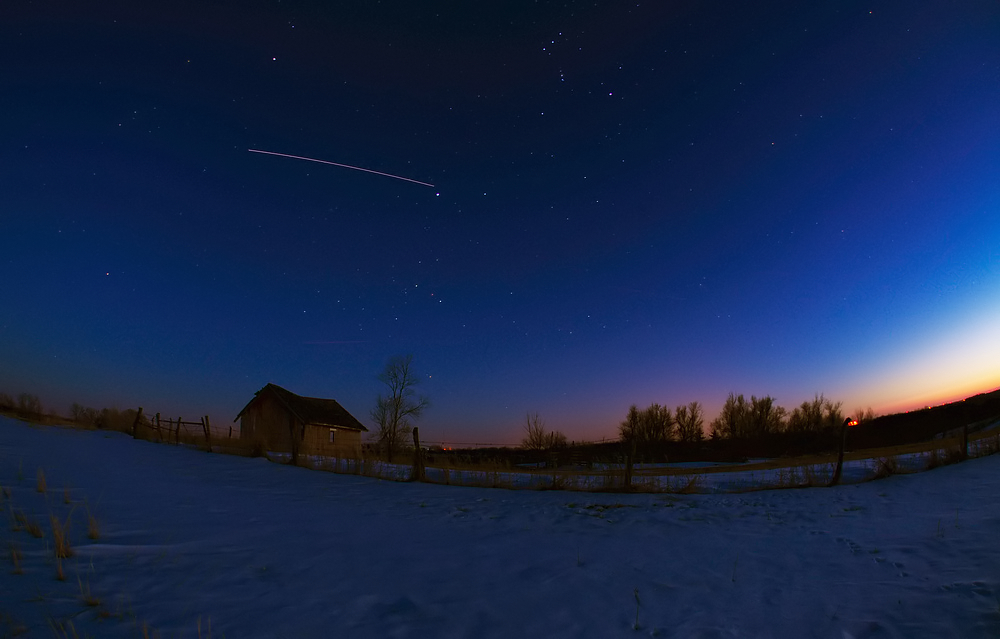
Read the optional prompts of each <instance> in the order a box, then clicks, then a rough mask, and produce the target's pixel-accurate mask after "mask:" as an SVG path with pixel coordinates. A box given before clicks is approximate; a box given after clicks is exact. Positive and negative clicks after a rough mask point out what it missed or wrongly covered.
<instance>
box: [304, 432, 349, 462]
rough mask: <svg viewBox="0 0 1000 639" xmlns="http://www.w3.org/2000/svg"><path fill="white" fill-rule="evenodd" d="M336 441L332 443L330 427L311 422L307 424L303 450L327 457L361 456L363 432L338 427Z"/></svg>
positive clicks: (310, 453) (306, 452)
mask: <svg viewBox="0 0 1000 639" xmlns="http://www.w3.org/2000/svg"><path fill="white" fill-rule="evenodd" d="M334 440H335V441H334V443H333V444H331V443H330V427H329V426H320V425H315V424H309V425H308V426H306V436H305V442H304V445H303V447H302V451H303V452H304V453H305V454H307V455H323V456H326V457H348V458H352V459H356V458H359V457H361V433H360V432H358V431H356V430H348V429H345V428H338V429H336V435H335V436H334Z"/></svg>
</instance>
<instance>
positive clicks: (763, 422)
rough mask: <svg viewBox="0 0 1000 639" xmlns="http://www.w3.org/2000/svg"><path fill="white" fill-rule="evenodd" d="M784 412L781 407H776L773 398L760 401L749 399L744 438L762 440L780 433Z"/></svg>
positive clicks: (762, 398) (783, 422) (768, 396)
mask: <svg viewBox="0 0 1000 639" xmlns="http://www.w3.org/2000/svg"><path fill="white" fill-rule="evenodd" d="M785 414H786V411H785V409H784V408H782V407H781V406H776V405H775V403H774V398H773V397H771V396H770V395H766V396H764V397H761V398H760V399H758V398H756V397H753V396H751V397H750V412H749V415H748V416H747V421H748V423H747V433H746V436H747V437H750V438H754V439H762V438H764V437H767V436H768V435H773V434H775V433H779V432H781V430H782V429H783V427H784V424H785V421H784V420H785Z"/></svg>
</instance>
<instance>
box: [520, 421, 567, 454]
mask: <svg viewBox="0 0 1000 639" xmlns="http://www.w3.org/2000/svg"><path fill="white" fill-rule="evenodd" d="M524 433H525V436H524V439H522V440H521V446H522V447H524V448H527V449H528V450H551V449H553V448H564V447H565V446H566V435H564V434H562V433H561V432H559V431H557V430H554V431H552V432H547V431H546V430H545V422H543V421H542V419H541V417H539V416H538V413H528V414H527V415H525V420H524Z"/></svg>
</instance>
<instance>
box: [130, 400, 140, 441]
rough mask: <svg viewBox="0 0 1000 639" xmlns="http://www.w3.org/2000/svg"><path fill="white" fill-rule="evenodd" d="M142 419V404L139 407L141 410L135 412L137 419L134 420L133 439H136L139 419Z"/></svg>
mask: <svg viewBox="0 0 1000 639" xmlns="http://www.w3.org/2000/svg"><path fill="white" fill-rule="evenodd" d="M140 419H142V406H140V407H139V411H138V412H137V413H136V414H135V421H134V422H132V439H135V437H136V433H137V431H138V429H139V420H140Z"/></svg>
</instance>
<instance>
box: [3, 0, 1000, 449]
mask: <svg viewBox="0 0 1000 639" xmlns="http://www.w3.org/2000/svg"><path fill="white" fill-rule="evenodd" d="M157 4H159V5H160V6H159V8H157V7H156V6H155V5H157ZM0 61H2V63H0V116H2V117H0V168H2V171H0V233H2V254H0V282H2V284H0V286H2V291H3V294H2V297H3V303H2V305H0V391H2V392H6V393H8V394H10V395H16V394H17V393H20V392H22V391H29V392H33V393H36V394H38V395H39V396H40V397H41V399H42V402H43V404H44V405H45V407H46V408H49V407H51V408H55V409H56V410H58V411H60V412H67V411H68V408H69V405H70V404H71V403H72V402H79V403H81V404H84V405H88V406H96V407H103V406H112V405H116V406H118V407H119V408H128V407H135V406H138V405H141V406H143V407H144V408H145V409H146V411H147V412H157V411H159V412H163V413H165V414H171V415H175V416H176V415H182V416H184V417H188V416H190V417H192V418H193V417H195V416H196V415H202V414H206V413H207V414H209V415H211V416H212V419H213V422H215V424H216V425H221V426H226V425H228V424H229V423H231V420H232V419H233V417H235V415H236V413H237V412H238V411H239V410H240V409H241V408H242V407H243V405H244V404H245V403H246V402H247V401H248V400H249V399H250V398H251V397H252V395H253V393H254V391H256V390H258V389H259V388H261V387H262V386H263V385H264V384H266V383H268V382H273V383H276V384H278V385H281V386H284V387H285V388H287V389H289V390H291V391H293V392H295V393H298V394H301V395H309V396H319V397H333V398H336V399H337V400H338V401H340V402H341V403H342V404H343V405H344V406H345V407H346V408H347V409H348V410H349V411H351V412H352V413H353V414H354V415H355V416H357V417H358V418H359V419H361V420H362V421H364V422H366V423H368V424H370V420H369V417H368V412H369V410H370V408H371V407H372V405H373V403H374V400H375V396H376V394H377V393H378V392H379V390H380V385H379V382H378V381H377V379H376V376H377V374H378V373H379V371H380V370H381V368H382V367H383V365H384V363H385V362H386V360H387V359H388V358H389V357H391V356H393V355H397V354H408V353H409V354H412V355H413V361H414V366H415V368H416V370H417V372H418V373H419V374H420V377H421V379H422V384H421V388H420V391H421V392H422V393H423V394H425V395H427V396H428V398H429V399H430V401H431V407H430V409H429V410H428V411H427V413H426V414H425V416H424V418H423V419H422V420H421V422H420V423H419V425H420V426H421V431H422V434H423V437H424V439H426V440H431V441H434V440H440V441H450V442H479V443H514V442H517V441H519V440H520V438H521V436H522V434H523V433H522V424H523V421H524V415H525V413H526V412H529V411H530V412H538V413H539V414H540V416H541V417H542V419H543V420H544V421H545V422H546V424H547V425H548V426H549V427H550V428H557V429H560V430H562V431H564V432H565V433H566V434H567V436H568V437H569V438H570V439H578V440H579V439H593V438H598V439H599V438H601V437H602V436H608V437H611V436H614V435H615V434H616V428H617V425H618V423H619V422H620V421H621V420H622V419H623V418H624V416H625V413H626V411H627V409H628V406H629V405H630V404H633V403H635V404H638V405H640V406H642V405H648V404H649V403H651V402H654V401H655V402H659V403H662V404H667V405H669V406H676V405H678V404H682V403H688V402H690V401H694V400H697V401H700V402H702V403H703V404H704V405H705V407H706V412H707V413H708V417H709V418H712V417H714V415H715V413H716V412H717V410H718V408H719V407H720V406H721V404H722V403H723V402H724V400H725V398H726V396H727V394H728V393H730V392H736V393H743V394H745V395H747V396H748V397H749V396H750V395H751V394H753V395H757V396H761V395H771V396H773V397H775V398H776V400H777V402H778V403H779V404H781V405H783V406H785V407H786V408H789V409H791V408H793V407H795V406H797V405H798V404H800V403H801V402H803V401H805V400H809V399H812V398H813V396H814V395H815V394H816V393H824V394H825V395H826V396H827V397H828V398H830V399H833V400H837V401H843V402H844V409H845V410H846V411H848V412H849V411H853V410H855V409H857V408H864V407H868V406H870V407H872V408H874V409H875V411H876V412H879V413H884V412H888V411H891V410H899V409H909V408H914V407H917V406H921V405H926V404H931V403H940V402H942V401H945V400H950V399H954V398H956V397H963V396H966V395H969V394H973V393H975V392H979V391H984V390H991V389H993V388H996V387H997V386H1000V7H998V5H997V4H996V2H993V1H992V0H989V1H987V0H980V1H977V0H970V1H968V2H958V3H956V2H913V1H911V0H906V1H889V2H851V1H843V2H823V3H813V2H800V1H794V2H791V1H789V2H781V1H778V2H768V3H747V2H738V3H737V2H728V3H726V2H711V3H709V2H650V3H640V4H635V3H625V2H586V3H577V2H503V3H487V2H468V1H467V2H414V1H412V0H400V1H396V0H389V1H382V2H376V1H374V0H366V1H363V2H336V1H331V2H318V1H310V2H305V1H303V2H294V1H292V2H288V1H285V2H281V1H273V0H272V1H267V2H263V1H255V2H240V3H235V2H220V1H216V2H200V1H199V2H187V1H184V0H181V1H175V2H169V3H166V2H163V3H154V2H141V3H140V2H99V3H78V2H74V3H71V2H61V1H55V2H47V1H42V2H34V3H29V2H24V1H21V0H11V1H5V2H4V3H3V4H2V5H0ZM248 149H260V150H267V151H273V152H277V153H284V154H290V155H297V156H303V157H309V158H316V159H322V160H325V161H329V162H336V163H339V164H345V165H350V166H355V167H361V168H365V169H369V170H370V171H378V172H382V173H387V174H390V175H395V176H400V177H405V178H409V179H410V180H415V182H414V181H404V180H400V179H395V178H392V177H388V176H385V175H378V174H375V173H370V172H362V171H356V170H352V169H349V168H344V167H338V166H333V165H327V164H319V163H315V162H308V161H304V160H297V159H292V158H286V157H279V156H274V155H265V154H260V153H251V152H248ZM419 182H423V183H427V184H433V187H431V186H427V185H426V184H420V183H419Z"/></svg>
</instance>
